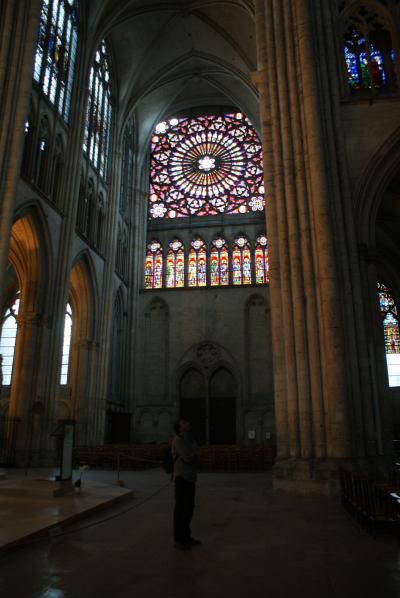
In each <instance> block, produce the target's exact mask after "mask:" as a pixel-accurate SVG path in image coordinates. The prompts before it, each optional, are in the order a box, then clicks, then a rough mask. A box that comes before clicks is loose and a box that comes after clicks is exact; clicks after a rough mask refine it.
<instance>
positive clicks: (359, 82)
mask: <svg viewBox="0 0 400 598" xmlns="http://www.w3.org/2000/svg"><path fill="white" fill-rule="evenodd" d="M391 28H392V25H391V23H390V20H389V18H388V16H387V15H385V14H384V13H383V12H382V13H381V12H380V11H376V10H375V9H371V7H368V6H367V5H360V6H358V7H357V8H356V10H355V12H354V13H351V14H350V15H349V17H348V23H347V29H346V31H345V34H344V59H345V63H346V69H347V81H348V85H349V88H350V90H351V91H352V92H357V91H360V90H368V89H376V90H379V89H381V88H389V89H394V88H395V87H397V79H396V68H395V61H396V57H395V52H394V48H393V44H392V36H391V33H390V31H391Z"/></svg>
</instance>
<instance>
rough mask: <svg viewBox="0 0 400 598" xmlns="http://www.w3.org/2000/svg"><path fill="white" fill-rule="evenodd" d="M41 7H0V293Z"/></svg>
mask: <svg viewBox="0 0 400 598" xmlns="http://www.w3.org/2000/svg"><path fill="white" fill-rule="evenodd" d="M40 4H41V2H40V0H31V1H30V2H15V1H14V0H2V2H1V7H0V289H1V290H0V293H2V292H3V289H4V284H3V277H4V274H5V272H6V269H7V264H8V248H9V242H10V233H11V226H12V219H13V213H14V202H15V190H16V186H17V181H18V179H19V174H20V167H21V158H22V152H21V148H22V147H23V142H24V126H25V121H26V117H27V114H28V110H29V99H30V93H31V87H32V71H33V60H34V53H35V47H36V40H37V35H38V28H39V16H40ZM0 299H2V297H0ZM1 304H2V301H1Z"/></svg>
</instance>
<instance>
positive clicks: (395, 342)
mask: <svg viewBox="0 0 400 598" xmlns="http://www.w3.org/2000/svg"><path fill="white" fill-rule="evenodd" d="M378 291H379V304H380V313H381V318H382V323H383V331H384V337H385V350H386V361H387V368H388V377H389V386H400V333H399V314H398V310H397V307H396V304H395V302H394V299H393V297H392V295H391V293H390V291H389V289H388V288H387V287H386V286H385V285H383V284H381V283H379V284H378Z"/></svg>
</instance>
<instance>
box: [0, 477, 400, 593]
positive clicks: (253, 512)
mask: <svg viewBox="0 0 400 598" xmlns="http://www.w3.org/2000/svg"><path fill="white" fill-rule="evenodd" d="M87 477H88V479H92V480H94V481H95V480H96V481H99V482H107V481H109V482H111V483H113V482H115V474H112V473H109V472H89V473H88V474H87ZM122 477H123V478H124V481H125V484H126V486H127V487H129V488H132V489H133V491H134V496H135V498H134V499H133V500H132V501H131V502H128V503H124V504H121V505H119V506H116V507H114V508H112V509H110V510H109V511H107V512H102V513H98V514H96V515H95V516H92V517H90V518H89V519H86V520H84V521H80V522H78V523H76V524H73V525H71V526H69V527H68V528H67V530H66V531H67V532H68V533H66V534H65V535H63V536H60V537H52V538H50V539H46V540H41V541H38V542H36V543H33V544H30V545H27V546H26V547H25V548H20V549H18V551H15V552H13V553H10V554H6V555H4V556H2V557H1V561H0V596H4V597H7V598H103V597H104V598H105V597H112V598H125V597H127V598H128V597H140V598H156V597H157V598H220V597H221V598H222V597H224V598H225V597H229V598H239V597H240V598H247V597H261V596H268V598H293V597H296V598H297V597H299V596H300V597H304V598H317V597H318V598H361V597H362V598H381V597H385V598H395V597H396V598H398V597H399V596H400V547H399V544H398V542H397V541H396V540H395V539H393V538H391V537H389V536H381V537H379V538H378V539H377V540H373V539H372V538H370V537H369V536H368V535H367V534H366V533H365V532H364V531H363V530H361V529H359V528H358V526H357V525H356V524H355V522H353V520H352V519H350V518H349V516H348V515H347V514H346V513H345V512H344V511H343V510H342V508H341V506H340V504H339V501H338V500H336V499H326V498H316V497H302V498H294V497H290V496H286V495H284V494H280V493H273V492H272V490H271V475H270V473H266V474H265V473H264V474H262V473H257V474H202V475H200V476H199V483H198V492H197V500H196V503H197V506H196V511H195V517H194V522H193V533H194V535H195V536H196V537H199V538H201V540H202V542H203V544H202V546H200V547H198V548H196V549H193V550H192V551H190V552H180V551H176V550H175V549H174V548H173V547H172V541H171V513H172V507H173V488H172V486H171V485H166V476H165V474H164V473H163V472H162V471H160V470H151V471H147V472H137V473H129V474H128V473H125V472H124V473H123V475H122ZM147 499H148V500H147ZM105 519H107V520H105ZM104 520H105V521H104ZM96 522H98V524H97V525H92V524H95V523H96ZM88 525H90V526H91V527H86V526H88Z"/></svg>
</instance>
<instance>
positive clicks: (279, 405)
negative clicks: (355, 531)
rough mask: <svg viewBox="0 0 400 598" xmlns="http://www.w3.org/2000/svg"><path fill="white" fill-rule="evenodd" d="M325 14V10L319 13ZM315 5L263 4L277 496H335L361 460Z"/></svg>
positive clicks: (260, 26) (268, 0) (261, 74)
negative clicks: (351, 403)
mask: <svg viewBox="0 0 400 598" xmlns="http://www.w3.org/2000/svg"><path fill="white" fill-rule="evenodd" d="M315 4H318V3H315ZM312 10H313V7H312V6H310V3H309V1H308V0H295V1H293V0H257V2H256V23H257V50H258V64H259V70H258V73H257V75H256V79H257V86H258V89H259V94H260V109H261V118H262V137H263V147H264V169H265V177H266V181H265V182H266V189H267V197H266V218H267V225H268V241H269V256H270V281H271V282H270V297H271V318H272V341H273V359H274V381H275V382H274V384H275V409H276V425H277V443H278V455H277V461H276V464H275V479H274V483H275V486H276V487H281V488H285V489H287V490H289V491H290V490H293V491H296V492H302V491H304V492H307V493H308V492H313V491H322V492H324V491H328V489H329V477H330V471H331V470H332V469H334V468H335V467H336V466H337V462H338V461H339V460H344V459H347V458H349V457H350V456H351V446H350V433H349V418H350V415H349V408H348V405H347V403H346V400H347V392H348V388H347V382H348V381H347V378H346V367H345V362H344V359H345V357H344V356H345V350H344V330H343V327H344V323H343V319H342V314H341V310H340V309H338V306H340V304H341V297H340V292H339V288H340V285H339V276H338V267H337V260H336V254H335V247H334V226H333V222H332V210H331V205H330V202H331V199H332V198H331V189H330V185H329V183H330V181H329V176H328V171H327V161H328V160H327V158H328V156H327V151H326V143H327V142H326V139H325V137H324V135H325V132H324V128H323V122H324V118H325V116H324V114H323V112H322V105H321V102H322V99H321V92H320V89H319V84H320V82H319V81H318V79H317V73H316V69H315V63H316V56H315V52H314V49H313V48H314V46H313V26H312V14H311V11H312Z"/></svg>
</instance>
